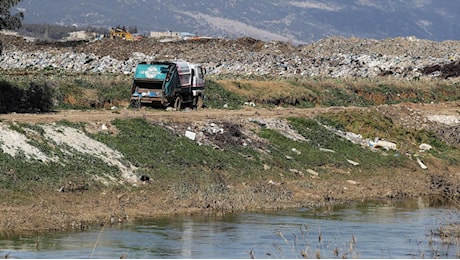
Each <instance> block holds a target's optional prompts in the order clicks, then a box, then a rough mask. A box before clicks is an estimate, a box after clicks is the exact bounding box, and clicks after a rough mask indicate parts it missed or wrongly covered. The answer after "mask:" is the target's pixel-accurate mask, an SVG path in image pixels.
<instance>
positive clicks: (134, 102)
mask: <svg viewBox="0 0 460 260" xmlns="http://www.w3.org/2000/svg"><path fill="white" fill-rule="evenodd" d="M129 105H130V107H131V108H140V107H141V100H140V99H131V102H130V104H129Z"/></svg>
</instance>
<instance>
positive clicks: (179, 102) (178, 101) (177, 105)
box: [174, 96, 182, 111]
mask: <svg viewBox="0 0 460 260" xmlns="http://www.w3.org/2000/svg"><path fill="white" fill-rule="evenodd" d="M181 107H182V97H181V96H177V97H176V100H175V101H174V109H175V110H176V111H180V109H181Z"/></svg>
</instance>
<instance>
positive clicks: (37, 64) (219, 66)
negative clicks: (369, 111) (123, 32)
mask: <svg viewBox="0 0 460 260" xmlns="http://www.w3.org/2000/svg"><path fill="white" fill-rule="evenodd" d="M0 41H2V42H3V46H4V51H3V55H1V56H0V69H6V70H8V69H26V70H33V69H53V68H59V69H64V70H67V71H70V72H95V73H100V72H110V73H133V70H134V68H135V65H136V64H137V63H138V62H141V61H150V60H154V59H156V60H174V59H183V60H188V61H191V62H194V63H202V64H203V65H204V66H205V67H206V68H207V70H208V73H210V74H233V75H244V76H247V75H256V76H281V77H299V76H300V77H303V76H310V77H336V78H341V77H362V78H373V77H381V76H389V77H394V78H401V79H414V78H423V77H426V78H443V79H454V80H455V79H458V75H459V71H460V65H459V61H460V56H459V53H460V41H445V42H432V41H428V40H421V39H416V38H413V37H406V38H394V39H384V40H373V39H358V38H349V39H347V38H340V37H331V38H327V39H323V40H321V41H318V42H314V43H311V44H306V45H301V46H294V45H291V44H288V43H283V42H263V41H259V40H255V39H251V38H241V39H235V40H231V39H202V40H194V41H177V42H158V41H155V40H153V39H148V38H145V39H142V40H141V41H135V42H129V41H124V40H113V39H102V40H98V41H94V42H83V41H80V42H53V43H43V42H42V43H40V42H38V43H34V42H25V41H24V40H23V39H22V38H18V37H14V36H2V35H0Z"/></svg>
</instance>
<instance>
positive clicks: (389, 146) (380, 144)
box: [372, 140, 397, 150]
mask: <svg viewBox="0 0 460 260" xmlns="http://www.w3.org/2000/svg"><path fill="white" fill-rule="evenodd" d="M372 147H373V148H383V149H385V150H397V149H396V144H395V143H393V142H389V141H385V140H377V141H376V142H374V143H372Z"/></svg>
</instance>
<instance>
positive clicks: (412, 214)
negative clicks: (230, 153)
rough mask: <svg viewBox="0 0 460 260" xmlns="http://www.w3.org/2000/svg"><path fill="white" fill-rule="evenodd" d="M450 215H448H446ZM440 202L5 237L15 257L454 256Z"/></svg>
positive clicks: (453, 214)
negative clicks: (443, 235) (443, 234)
mask: <svg viewBox="0 0 460 260" xmlns="http://www.w3.org/2000/svg"><path fill="white" fill-rule="evenodd" d="M446 216H447V217H446ZM458 218H459V216H458V212H457V211H456V210H455V209H454V208H453V207H451V206H450V205H448V204H446V203H445V202H443V201H440V200H436V199H433V198H430V199H426V198H418V199H414V200H410V201H407V200H405V201H385V202H381V201H372V202H366V203H360V204H352V205H345V206H339V207H330V208H324V209H316V210H311V209H300V210H289V211H273V212H246V213H241V214H226V215H201V216H177V217H163V218H155V219H149V220H141V221H137V222H135V223H130V224H125V225H119V226H118V225H117V226H112V227H108V226H107V227H104V229H101V227H93V229H92V230H91V229H90V230H87V231H84V232H78V233H66V234H62V233H59V234H46V235H35V236H14V237H5V238H1V239H0V248H1V250H0V256H5V255H7V254H9V255H8V256H11V257H16V258H119V257H120V256H122V255H126V256H127V257H129V258H244V259H247V258H250V256H251V255H250V254H253V255H254V256H255V257H256V258H301V257H303V256H306V257H310V258H314V257H316V256H318V255H319V256H321V257H325V258H342V257H347V258H352V257H358V258H408V257H410V258H412V257H415V258H422V257H425V258H432V257H442V258H454V257H456V255H457V251H458V246H457V245H450V247H449V248H447V247H446V246H445V244H442V243H441V241H440V240H439V238H436V237H434V236H433V235H432V234H433V230H435V229H437V228H439V227H440V226H441V225H445V224H447V223H452V222H456V223H458V222H459V219H458Z"/></svg>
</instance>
